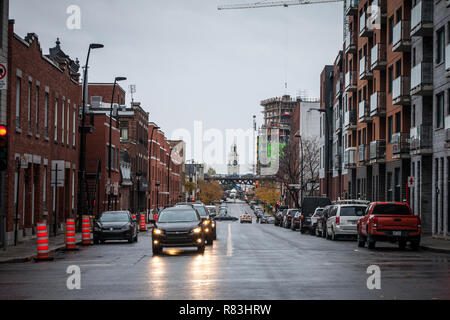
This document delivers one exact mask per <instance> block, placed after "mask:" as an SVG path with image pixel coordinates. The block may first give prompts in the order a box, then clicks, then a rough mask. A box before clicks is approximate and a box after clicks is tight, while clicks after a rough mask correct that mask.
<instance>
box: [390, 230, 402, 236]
mask: <svg viewBox="0 0 450 320" xmlns="http://www.w3.org/2000/svg"><path fill="white" fill-rule="evenodd" d="M392 235H394V236H396V237H400V236H401V235H402V232H401V231H394V232H392Z"/></svg>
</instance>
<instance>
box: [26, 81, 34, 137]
mask: <svg viewBox="0 0 450 320" xmlns="http://www.w3.org/2000/svg"><path fill="white" fill-rule="evenodd" d="M32 85H33V83H32V82H31V81H28V97H27V98H28V101H27V104H28V105H27V121H28V123H27V124H28V132H31V86H32Z"/></svg>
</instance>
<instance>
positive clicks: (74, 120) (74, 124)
mask: <svg viewBox="0 0 450 320" xmlns="http://www.w3.org/2000/svg"><path fill="white" fill-rule="evenodd" d="M76 127H77V109H76V105H74V110H73V128H72V146H73V147H75V137H76V131H75V130H76Z"/></svg>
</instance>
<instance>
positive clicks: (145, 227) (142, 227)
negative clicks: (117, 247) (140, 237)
mask: <svg viewBox="0 0 450 320" xmlns="http://www.w3.org/2000/svg"><path fill="white" fill-rule="evenodd" d="M140 216H141V227H140V231H141V232H142V231H147V223H146V222H145V214H141V215H140Z"/></svg>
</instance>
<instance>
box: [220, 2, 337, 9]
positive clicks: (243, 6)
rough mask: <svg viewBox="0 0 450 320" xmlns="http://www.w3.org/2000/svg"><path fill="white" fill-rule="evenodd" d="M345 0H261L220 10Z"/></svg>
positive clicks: (226, 6) (227, 6)
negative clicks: (265, 0)
mask: <svg viewBox="0 0 450 320" xmlns="http://www.w3.org/2000/svg"><path fill="white" fill-rule="evenodd" d="M343 1H345V0H291V1H267V2H264V1H259V2H254V3H246V4H228V5H222V6H219V7H218V9H219V10H235V9H256V8H268V7H285V8H287V7H289V6H299V5H306V4H319V3H333V2H343Z"/></svg>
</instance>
